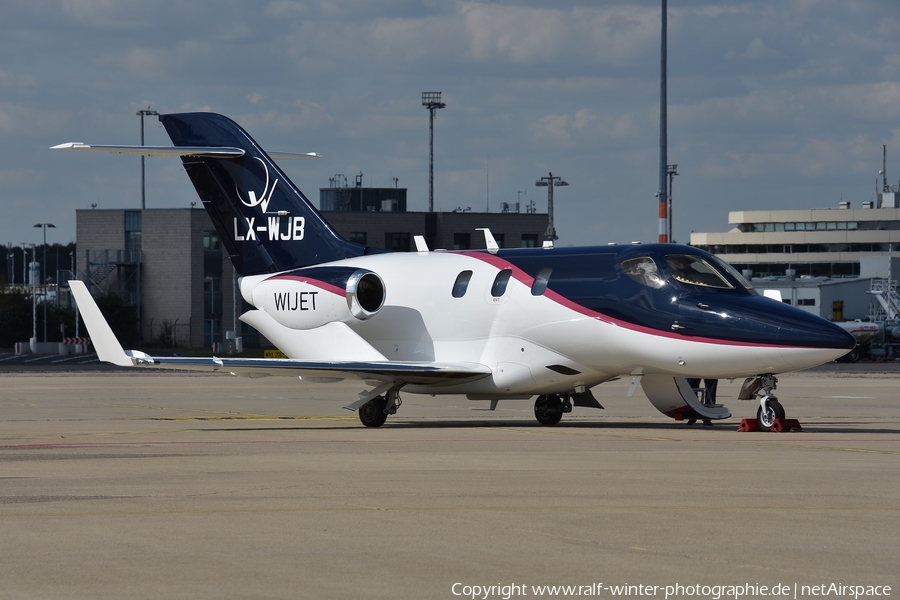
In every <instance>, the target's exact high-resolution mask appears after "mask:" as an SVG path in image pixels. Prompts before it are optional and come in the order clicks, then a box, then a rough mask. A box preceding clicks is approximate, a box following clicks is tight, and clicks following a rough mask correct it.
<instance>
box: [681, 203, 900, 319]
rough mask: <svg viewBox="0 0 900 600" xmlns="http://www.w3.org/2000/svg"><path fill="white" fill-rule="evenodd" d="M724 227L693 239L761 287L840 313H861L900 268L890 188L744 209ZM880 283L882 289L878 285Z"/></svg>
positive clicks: (899, 221)
mask: <svg viewBox="0 0 900 600" xmlns="http://www.w3.org/2000/svg"><path fill="white" fill-rule="evenodd" d="M728 222H729V224H731V225H733V226H734V227H733V228H732V229H731V230H730V231H727V232H724V233H693V232H692V233H691V245H692V246H696V247H698V248H702V249H703V250H707V251H709V252H711V253H713V254H715V255H717V256H719V257H720V258H722V259H723V260H725V261H727V262H728V263H729V264H731V265H732V266H734V267H735V268H736V269H738V270H740V271H741V272H742V273H743V274H744V276H746V277H747V278H748V279H752V280H753V284H754V286H755V287H757V288H766V289H779V290H780V291H781V292H782V298H783V299H784V301H785V302H788V303H790V304H793V305H795V306H798V307H800V308H803V309H805V310H807V311H809V312H812V313H815V314H818V315H820V316H822V317H824V318H827V319H832V320H838V321H839V320H845V319H861V318H865V317H868V316H869V314H870V312H872V309H873V306H874V305H873V303H874V302H875V300H876V298H875V296H876V295H878V294H880V293H888V292H889V289H885V290H884V291H883V292H879V291H878V289H882V288H890V289H893V287H895V286H896V282H894V281H893V278H894V277H895V276H896V275H897V274H900V260H898V259H900V204H898V194H897V192H896V191H890V190H888V189H887V188H886V189H885V192H883V193H880V194H878V200H877V202H863V204H862V208H858V209H854V208H851V204H850V202H841V203H840V205H839V206H838V207H836V208H825V209H810V210H754V211H737V212H731V213H729V215H728ZM876 288H878V289H876Z"/></svg>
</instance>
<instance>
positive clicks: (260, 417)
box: [135, 415, 356, 421]
mask: <svg viewBox="0 0 900 600" xmlns="http://www.w3.org/2000/svg"><path fill="white" fill-rule="evenodd" d="M135 420H141V421H355V420H356V417H280V416H277V415H229V416H227V417H146V418H142V417H135Z"/></svg>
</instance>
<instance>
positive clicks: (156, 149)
mask: <svg viewBox="0 0 900 600" xmlns="http://www.w3.org/2000/svg"><path fill="white" fill-rule="evenodd" d="M50 149H51V150H85V151H88V152H106V153H108V154H134V155H140V156H200V157H204V158H240V157H242V156H244V154H245V152H244V151H243V150H242V149H240V148H232V147H228V146H225V147H221V148H213V147H208V146H124V145H112V146H111V145H96V144H90V145H89V144H83V143H81V142H66V143H64V144H58V145H56V146H51V148H50ZM268 154H269V157H271V158H278V159H288V160H312V159H316V158H322V155H321V154H318V153H316V152H307V153H306V154H298V153H295V152H269V153H268Z"/></svg>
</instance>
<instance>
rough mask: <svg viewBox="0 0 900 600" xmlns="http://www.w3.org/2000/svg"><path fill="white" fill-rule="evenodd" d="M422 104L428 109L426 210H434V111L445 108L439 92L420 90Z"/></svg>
mask: <svg viewBox="0 0 900 600" xmlns="http://www.w3.org/2000/svg"><path fill="white" fill-rule="evenodd" d="M422 106H424V107H425V108H427V109H428V125H429V131H430V137H429V138H428V151H429V158H428V212H434V111H436V110H437V109H439V108H445V107H446V106H447V105H446V104H444V103H443V102H441V93H440V92H422Z"/></svg>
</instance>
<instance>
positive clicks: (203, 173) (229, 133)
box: [159, 113, 368, 275]
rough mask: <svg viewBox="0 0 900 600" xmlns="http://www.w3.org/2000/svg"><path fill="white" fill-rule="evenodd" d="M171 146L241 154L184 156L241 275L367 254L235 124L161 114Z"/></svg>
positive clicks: (217, 118) (203, 115) (196, 116)
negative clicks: (340, 232) (231, 150)
mask: <svg viewBox="0 0 900 600" xmlns="http://www.w3.org/2000/svg"><path fill="white" fill-rule="evenodd" d="M159 120H160V121H161V122H162V124H163V125H164V126H165V128H166V131H167V132H168V134H169V137H171V138H172V143H173V144H174V145H175V146H198V147H209V148H222V147H231V148H240V149H241V150H243V151H244V155H243V156H241V157H238V158H223V157H215V156H183V157H182V161H183V162H184V168H185V170H186V171H187V174H188V176H190V178H191V182H193V184H194V187H195V188H196V189H197V194H198V195H199V196H200V200H202V201H203V206H204V207H205V208H206V211H207V212H208V213H209V216H210V218H211V219H212V222H213V223H214V224H215V226H216V230H217V231H218V233H219V237H220V238H221V240H222V243H223V244H224V246H225V249H226V250H227V252H228V254H229V256H230V257H231V262H232V263H233V264H234V267H235V269H237V272H238V274H240V275H254V274H259V273H274V272H278V271H286V270H288V269H294V268H299V267H307V266H310V265H315V264H320V263H324V262H330V261H334V260H340V259H342V258H351V257H354V256H359V255H361V254H365V253H366V252H367V250H368V249H367V248H366V247H365V246H360V245H357V244H353V243H351V242H348V241H347V240H345V239H344V238H342V237H341V236H340V235H338V233H337V232H336V231H335V230H334V229H332V228H331V226H330V225H329V224H328V222H326V221H325V219H323V218H322V215H320V214H319V211H317V210H316V209H315V207H314V206H313V205H312V203H310V201H309V200H308V199H307V198H306V196H304V195H303V193H302V192H301V191H300V190H299V189H297V187H296V186H295V185H294V184H293V183H291V180H290V179H288V178H287V176H286V175H285V174H284V173H283V172H282V171H281V169H279V168H278V166H277V165H276V164H275V163H274V162H273V161H272V160H271V159H270V158H269V156H268V155H267V154H266V153H265V152H264V151H263V150H262V148H260V147H259V145H258V144H257V143H256V142H255V141H253V138H251V137H250V136H249V135H247V132H245V131H244V130H243V129H242V128H241V127H240V126H239V125H238V124H237V123H235V122H234V121H232V120H231V119H229V118H227V117H224V116H222V115H217V114H214V113H184V114H176V115H161V116H160V117H159Z"/></svg>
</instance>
